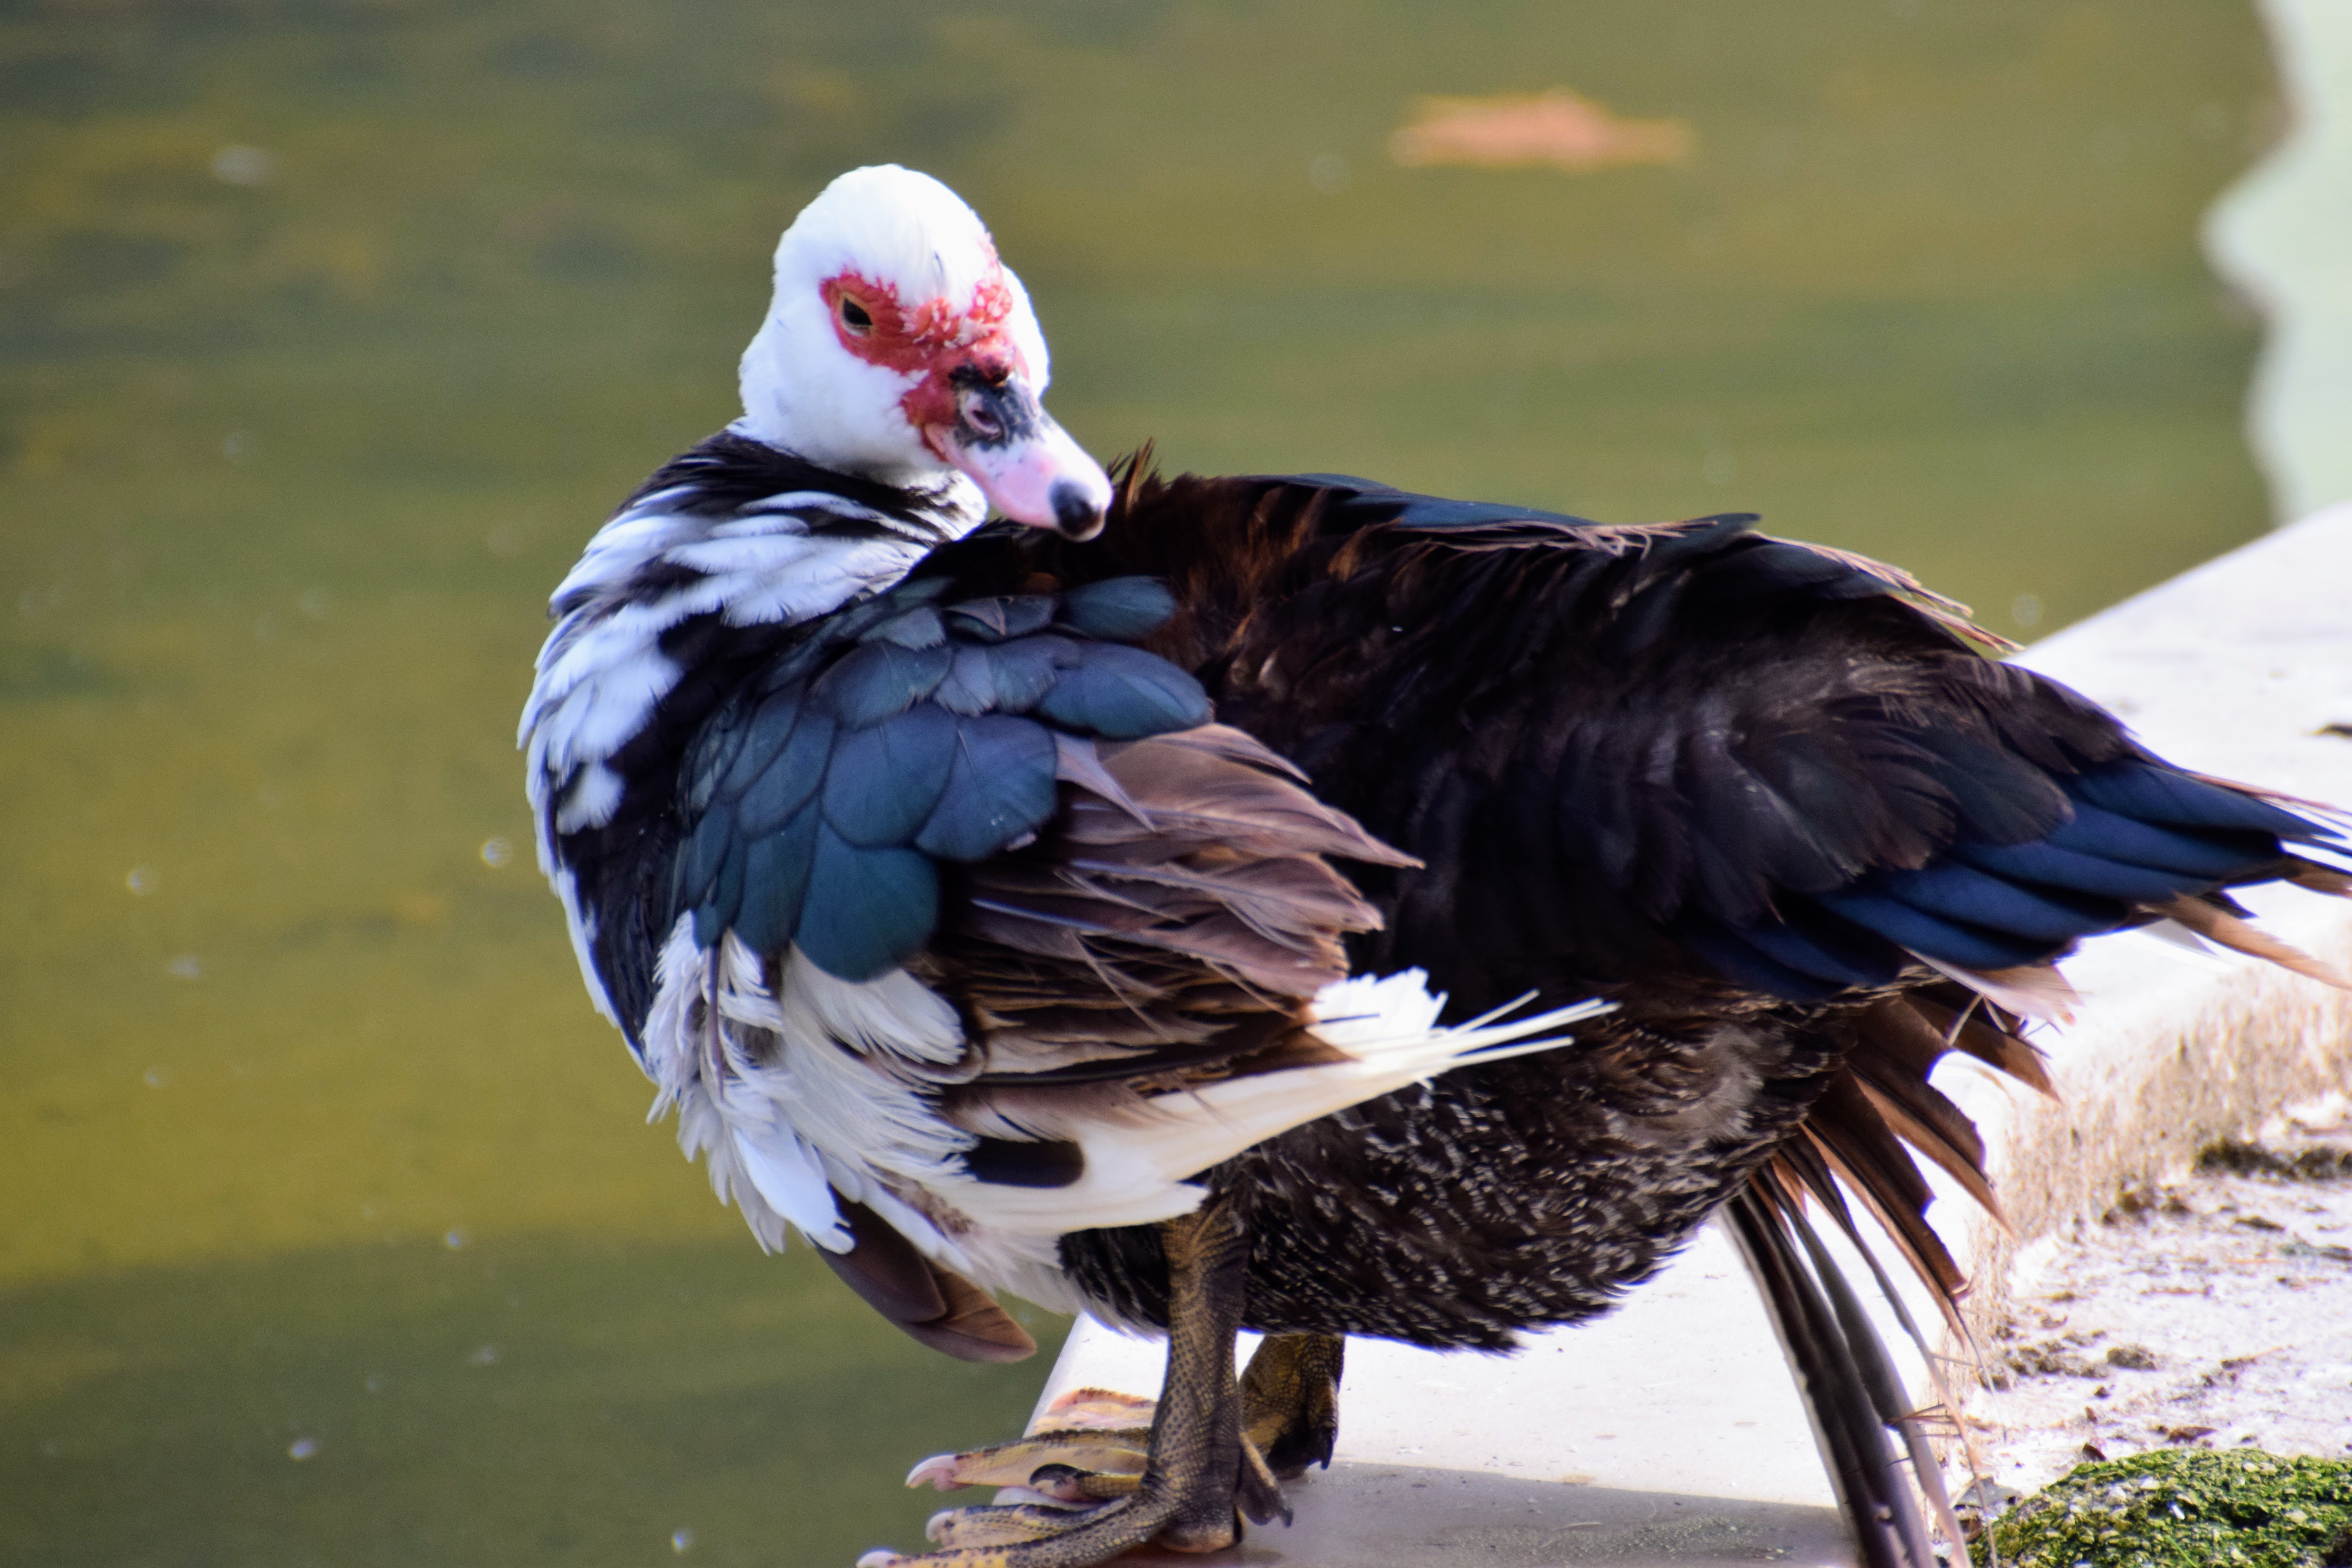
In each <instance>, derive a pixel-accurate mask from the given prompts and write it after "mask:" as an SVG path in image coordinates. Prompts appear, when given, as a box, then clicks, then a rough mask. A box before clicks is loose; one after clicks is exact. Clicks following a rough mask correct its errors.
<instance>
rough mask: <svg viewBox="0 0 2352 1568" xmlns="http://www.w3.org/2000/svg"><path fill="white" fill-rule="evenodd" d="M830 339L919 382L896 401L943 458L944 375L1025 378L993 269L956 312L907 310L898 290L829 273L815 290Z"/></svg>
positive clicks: (949, 389) (939, 307)
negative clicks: (965, 372) (967, 371)
mask: <svg viewBox="0 0 2352 1568" xmlns="http://www.w3.org/2000/svg"><path fill="white" fill-rule="evenodd" d="M822 288H823V292H824V303H825V308H826V310H828V311H829V312H830V313H831V314H832V317H833V331H834V335H835V337H837V338H839V339H840V340H841V346H842V347H843V348H845V349H847V350H848V351H849V352H850V353H853V354H855V355H856V356H857V357H858V358H859V359H862V360H864V361H865V362H866V363H868V364H874V365H879V366H881V367H882V368H883V369H885V370H892V371H897V372H898V373H900V374H912V375H919V376H920V377H921V378H922V379H921V380H919V381H918V382H917V383H916V384H914V385H913V386H911V387H909V388H908V389H907V393H906V395H904V396H903V397H901V398H900V399H899V400H898V406H899V409H900V410H901V411H902V412H903V413H904V414H905V415H906V416H907V423H908V424H909V425H911V426H914V427H915V428H916V429H917V430H919V431H920V432H921V433H922V436H923V440H924V443H925V444H926V445H927V446H929V447H930V448H931V450H932V451H933V452H935V453H938V454H939V455H940V457H942V458H944V457H946V456H947V454H946V453H945V452H944V451H942V450H941V449H940V440H939V436H938V434H937V432H939V431H940V430H941V429H944V428H946V427H949V426H953V425H954V424H955V422H956V420H957V417H958V412H957V407H956V393H955V388H954V387H953V386H952V385H951V384H950V380H949V378H950V376H951V375H952V374H954V373H955V372H956V371H958V370H961V369H963V368H965V367H967V366H968V367H970V368H971V370H972V371H973V372H975V373H976V374H979V375H980V376H981V377H982V378H983V379H984V380H987V381H990V382H1000V381H1003V379H1004V378H1005V377H1006V376H1008V375H1020V376H1026V375H1027V374H1028V371H1029V366H1028V363H1027V362H1026V360H1025V359H1024V356H1023V355H1022V353H1021V351H1020V349H1019V348H1018V347H1017V346H1016V345H1015V344H1014V342H1013V337H1012V334H1011V333H1010V332H1008V331H1006V330H1005V322H1006V321H1007V320H1009V319H1010V318H1011V316H1012V314H1013V290H1012V289H1008V288H1006V287H1005V283H1004V277H1003V273H1002V272H1001V271H999V270H997V269H995V268H991V269H990V270H989V271H988V273H987V274H986V275H985V276H983V277H982V279H981V280H980V282H979V284H978V285H977V286H976V287H975V288H974V289H972V294H971V303H970V304H968V305H967V306H965V307H964V309H963V310H961V311H959V310H956V309H955V307H954V306H953V305H952V304H951V303H950V301H948V300H944V299H933V300H924V301H923V302H922V303H920V304H919V305H917V306H915V307H914V308H913V309H911V310H909V309H908V307H907V306H906V305H905V304H903V303H902V302H901V301H900V300H899V298H898V289H897V288H896V287H895V286H893V285H891V284H888V283H881V282H877V281H875V280H874V279H870V278H867V277H866V276H864V275H863V274H861V273H858V272H856V271H854V270H853V271H844V272H840V273H836V274H835V275H834V276H833V277H831V278H828V279H825V280H824V284H823V286H822Z"/></svg>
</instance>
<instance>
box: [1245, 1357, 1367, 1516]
mask: <svg viewBox="0 0 2352 1568" xmlns="http://www.w3.org/2000/svg"><path fill="white" fill-rule="evenodd" d="M1347 1351H1348V1342H1347V1341H1346V1340H1344V1339H1342V1338H1340V1337H1339V1335H1337V1334H1274V1335H1271V1336H1269V1337H1268V1338H1267V1339H1266V1340H1265V1342H1263V1343H1261V1344H1260V1345H1259V1346H1258V1347H1257V1353H1256V1354H1255V1355H1253V1356H1251V1357H1250V1363H1249V1369H1248V1370H1247V1371H1246V1372H1244V1373H1242V1431H1243V1433H1244V1435H1245V1436H1247V1437H1248V1438H1249V1440H1250V1442H1251V1444H1252V1445H1253V1446H1255V1447H1256V1449H1257V1451H1258V1452H1259V1453H1261V1454H1263V1455H1265V1462H1266V1465H1267V1467H1268V1468H1271V1469H1272V1470H1273V1471H1274V1473H1275V1474H1276V1475H1277V1476H1280V1477H1281V1478H1283V1479H1285V1480H1287V1479H1290V1478H1292V1477H1294V1476H1300V1475H1304V1474H1306V1472H1307V1466H1309V1465H1321V1466H1323V1467H1324V1468H1326V1469H1328V1468H1330V1464H1331V1449H1332V1446H1333V1445H1334V1444H1336V1443H1338V1442H1339V1370H1340V1366H1341V1364H1342V1363H1343V1362H1344V1361H1345V1359H1346V1356H1347Z"/></svg>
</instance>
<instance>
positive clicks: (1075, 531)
mask: <svg viewBox="0 0 2352 1568" xmlns="http://www.w3.org/2000/svg"><path fill="white" fill-rule="evenodd" d="M1045 501H1046V504H1047V505H1049V506H1051V507H1052V508H1053V509H1054V526H1055V528H1056V529H1058V530H1060V531H1061V532H1062V533H1063V534H1064V535H1065V536H1066V537H1067V538H1071V539H1092V538H1093V537H1094V536H1095V535H1096V534H1097V533H1099V532H1101V531H1102V524H1103V514H1102V509H1101V508H1099V507H1097V505H1095V502H1094V498H1092V497H1091V496H1089V495H1087V489H1086V487H1085V486H1084V485H1081V484H1079V483H1077V482H1076V480H1073V479H1056V480H1055V481H1054V488H1053V489H1049V490H1047V491H1046V492H1045Z"/></svg>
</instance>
